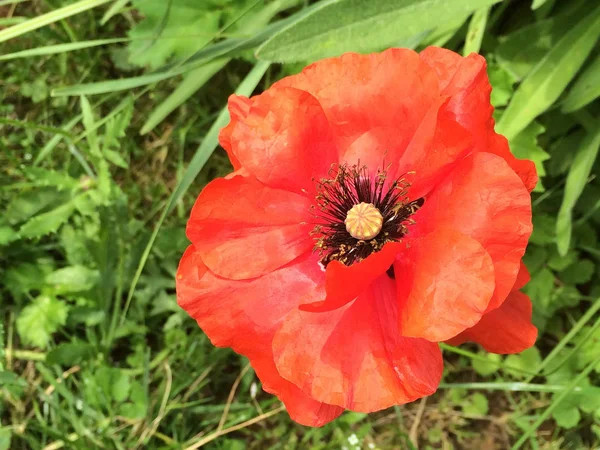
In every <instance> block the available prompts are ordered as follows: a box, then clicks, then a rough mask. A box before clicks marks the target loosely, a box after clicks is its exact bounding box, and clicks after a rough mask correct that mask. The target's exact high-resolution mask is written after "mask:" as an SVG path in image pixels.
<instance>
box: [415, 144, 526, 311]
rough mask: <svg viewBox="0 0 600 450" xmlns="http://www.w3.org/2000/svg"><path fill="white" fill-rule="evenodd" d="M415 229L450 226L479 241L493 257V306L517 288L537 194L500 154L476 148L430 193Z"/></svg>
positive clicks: (420, 231)
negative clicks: (528, 187) (531, 193)
mask: <svg viewBox="0 0 600 450" xmlns="http://www.w3.org/2000/svg"><path fill="white" fill-rule="evenodd" d="M413 218H414V220H415V221H416V225H414V227H413V228H412V230H418V232H419V233H427V232H432V231H434V230H435V229H436V227H444V228H446V227H448V228H453V229H456V230H460V231H461V232H462V233H464V234H466V235H468V236H470V237H472V238H473V239H475V240H477V241H479V242H480V243H481V245H483V247H484V248H485V250H486V251H487V252H488V253H489V255H490V256H491V257H492V260H493V262H494V269H495V274H496V290H495V292H494V296H493V298H492V300H491V302H490V304H489V306H488V310H490V309H494V308H497V307H498V306H500V304H501V303H502V302H503V301H504V299H505V298H506V296H507V295H508V293H509V292H510V291H511V290H512V288H513V285H514V284H515V280H516V278H517V273H518V272H519V267H520V264H521V258H522V257H523V254H524V253H525V247H526V246H527V241H528V239H529V236H530V234H531V230H532V224H531V199H530V197H529V192H528V191H527V189H525V186H524V185H523V183H522V182H521V180H520V178H519V177H518V176H517V175H516V174H515V172H514V171H513V170H512V169H511V168H510V167H509V165H508V164H507V163H506V161H504V160H503V159H502V158H500V157H499V156H497V155H493V154H491V153H475V154H472V155H470V156H468V157H467V158H465V159H463V160H462V161H461V162H460V163H458V164H457V165H455V166H454V168H453V170H452V172H451V173H450V174H449V175H448V176H447V177H446V178H445V179H444V180H443V181H442V182H440V183H439V184H438V185H437V186H436V188H435V189H434V190H433V191H432V192H431V193H430V194H429V195H428V196H427V197H426V199H425V204H424V205H423V207H422V208H421V209H420V210H419V211H417V213H416V214H415V215H414V216H413Z"/></svg>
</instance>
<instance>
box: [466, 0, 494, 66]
mask: <svg viewBox="0 0 600 450" xmlns="http://www.w3.org/2000/svg"><path fill="white" fill-rule="evenodd" d="M489 13H490V8H489V7H488V8H482V9H478V10H477V11H475V13H474V14H473V17H471V21H470V22H469V30H468V31H467V37H466V39H465V46H464V47H463V55H464V56H467V55H468V54H470V53H479V51H480V50H481V42H482V41H483V35H484V34H485V26H486V24H487V19H488V14H489Z"/></svg>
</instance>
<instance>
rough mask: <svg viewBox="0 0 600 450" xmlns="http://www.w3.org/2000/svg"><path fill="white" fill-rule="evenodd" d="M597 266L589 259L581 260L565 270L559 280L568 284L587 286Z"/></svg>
mask: <svg viewBox="0 0 600 450" xmlns="http://www.w3.org/2000/svg"><path fill="white" fill-rule="evenodd" d="M595 269H596V265H595V264H594V263H593V262H592V261H591V260H589V259H581V260H579V261H577V262H576V263H574V264H571V265H570V266H568V267H567V268H566V269H564V270H563V271H562V272H561V273H560V274H559V275H558V278H560V280H561V281H562V282H563V283H565V284H567V285H573V284H585V283H587V282H588V281H590V280H591V278H592V275H593V274H594V270H595Z"/></svg>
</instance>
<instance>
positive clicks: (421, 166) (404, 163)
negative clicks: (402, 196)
mask: <svg viewBox="0 0 600 450" xmlns="http://www.w3.org/2000/svg"><path fill="white" fill-rule="evenodd" d="M472 149H473V139H472V137H471V135H470V134H469V133H468V132H467V131H466V130H465V129H464V128H463V127H462V126H460V125H459V124H458V123H457V122H456V120H455V119H454V117H453V115H452V114H450V113H449V112H448V109H447V105H446V104H443V105H442V106H441V107H440V108H434V109H432V110H431V111H430V112H429V113H428V114H427V115H426V116H425V118H424V119H423V121H422V122H421V124H420V126H419V128H418V129H417V130H416V132H415V134H414V136H413V138H412V140H411V141H410V144H409V145H408V146H407V148H406V151H405V152H404V153H403V154H402V157H401V158H400V161H399V162H398V166H399V167H398V170H397V175H398V176H405V178H406V180H407V181H409V182H410V183H411V185H410V187H409V189H408V195H409V196H410V198H412V199H417V198H420V197H423V196H425V195H426V194H427V193H429V191H431V189H433V188H434V187H435V185H436V184H437V183H439V182H440V181H441V180H443V178H444V176H445V175H447V174H448V173H449V171H450V170H452V167H453V166H454V164H456V162H457V161H459V160H460V159H461V158H462V157H464V156H465V155H467V154H468V153H469V152H470V151H471V150H472Z"/></svg>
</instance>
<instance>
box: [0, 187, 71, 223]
mask: <svg viewBox="0 0 600 450" xmlns="http://www.w3.org/2000/svg"><path fill="white" fill-rule="evenodd" d="M65 200H66V194H65V193H64V192H61V191H59V190H57V189H50V188H47V189H46V188H42V189H35V190H32V191H28V192H21V193H20V194H19V195H15V196H13V198H12V199H11V201H10V203H9V204H8V205H7V206H6V209H5V210H4V213H3V218H4V219H5V220H6V221H7V222H8V223H9V224H13V225H15V224H18V223H20V222H23V221H25V220H27V219H29V218H31V217H33V216H35V215H36V214H38V213H40V212H42V211H44V210H45V209H48V208H51V207H52V206H56V205H59V204H61V203H64V202H65Z"/></svg>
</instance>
